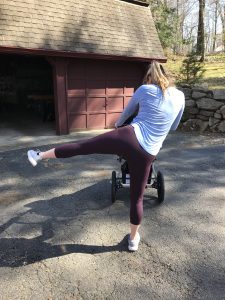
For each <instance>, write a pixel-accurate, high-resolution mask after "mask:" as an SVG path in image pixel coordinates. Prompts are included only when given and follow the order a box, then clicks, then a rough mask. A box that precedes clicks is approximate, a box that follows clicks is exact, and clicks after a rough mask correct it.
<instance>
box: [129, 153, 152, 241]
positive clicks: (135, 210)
mask: <svg viewBox="0 0 225 300" xmlns="http://www.w3.org/2000/svg"><path fill="white" fill-rule="evenodd" d="M143 152H144V150H143ZM153 160H154V156H151V155H149V154H147V155H146V154H145V153H144V155H143V156H139V157H137V158H136V159H134V158H133V159H131V160H129V161H128V166H129V172H130V197H131V199H130V224H131V236H130V238H131V240H133V239H135V238H136V237H137V232H138V229H139V226H140V223H141V220H142V216H143V195H144V191H145V188H146V185H147V182H148V177H149V172H150V168H151V164H152V162H153Z"/></svg>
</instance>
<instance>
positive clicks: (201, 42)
mask: <svg viewBox="0 0 225 300" xmlns="http://www.w3.org/2000/svg"><path fill="white" fill-rule="evenodd" d="M204 16H205V0H199V15H198V34H197V46H196V52H197V54H198V55H200V56H201V59H200V60H201V61H202V62H203V61H204V60H205V26H204Z"/></svg>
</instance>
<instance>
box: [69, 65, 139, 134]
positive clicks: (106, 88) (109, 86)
mask: <svg viewBox="0 0 225 300" xmlns="http://www.w3.org/2000/svg"><path fill="white" fill-rule="evenodd" d="M141 77H142V69H141V67H140V65H138V64H135V63H125V62H112V61H111V62H110V61H93V60H71V61H70V63H69V65H68V70H67V115H68V125H69V130H70V131H72V130H75V129H103V128H112V127H114V124H115V122H116V120H117V119H118V118H119V116H120V114H121V112H122V111H123V109H124V107H125V106H126V105H127V103H128V102H129V100H130V98H131V96H132V95H133V92H134V90H135V88H136V87H137V86H138V85H139V84H140V82H141Z"/></svg>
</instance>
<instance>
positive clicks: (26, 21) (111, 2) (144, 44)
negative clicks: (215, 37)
mask: <svg viewBox="0 0 225 300" xmlns="http://www.w3.org/2000/svg"><path fill="white" fill-rule="evenodd" d="M0 46H5V47H22V48H30V49H45V50H55V51H70V52H80V53H96V54H101V55H117V56H128V57H140V58H147V59H149V58H156V59H157V58H158V59H164V58H165V56H164V54H163V50H162V47H161V44H160V41H159V38H158V34H157V32H156V29H155V26H154V22H153V19H152V15H151V12H150V9H149V8H148V7H144V6H141V5H135V4H131V3H127V2H123V1H120V0H104V1H103V0H86V1H80V0H64V1H59V0H49V1H48V2H46V1H45V0H23V1H22V0H7V1H6V0H1V3H0Z"/></svg>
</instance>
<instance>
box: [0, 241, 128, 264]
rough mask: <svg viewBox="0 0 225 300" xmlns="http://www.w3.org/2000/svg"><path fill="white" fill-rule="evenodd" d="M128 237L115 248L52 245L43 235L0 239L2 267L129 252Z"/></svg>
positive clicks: (114, 246)
mask: <svg viewBox="0 0 225 300" xmlns="http://www.w3.org/2000/svg"><path fill="white" fill-rule="evenodd" d="M127 238H128V236H127V235H126V236H125V237H124V238H123V239H122V241H121V242H119V243H118V244H117V245H113V246H96V245H82V244H62V245H51V244H50V243H47V242H45V241H44V239H45V236H44V235H42V236H40V237H37V238H33V239H25V238H9V239H8V238H2V239H0V244H1V251H2V254H1V256H0V267H21V266H24V265H28V264H32V263H35V262H38V261H42V260H45V259H48V258H54V257H60V256H63V255H67V254H71V253H86V254H97V253H104V252H113V251H119V252H121V251H126V252H128V250H127Z"/></svg>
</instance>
